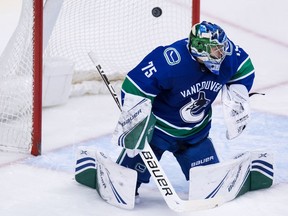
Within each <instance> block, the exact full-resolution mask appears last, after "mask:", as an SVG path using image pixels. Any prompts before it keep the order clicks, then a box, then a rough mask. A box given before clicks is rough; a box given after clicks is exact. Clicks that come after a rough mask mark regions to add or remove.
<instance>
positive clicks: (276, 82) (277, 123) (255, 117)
mask: <svg viewBox="0 0 288 216" xmlns="http://www.w3.org/2000/svg"><path fill="white" fill-rule="evenodd" d="M19 3H21V1H20V0H9V1H6V0H0V10H1V13H0V26H1V28H2V30H1V35H0V39H1V41H0V45H1V46H0V53H1V52H2V50H1V49H2V47H4V45H3V43H6V42H7V37H9V31H10V29H8V28H6V27H2V24H3V23H4V24H7V20H9V22H11V25H14V23H17V21H16V22H15V19H17V16H12V17H14V20H13V19H12V18H10V19H7V16H8V15H9V13H6V12H7V11H8V10H12V8H13V7H14V8H15V7H16V8H18V6H19ZM287 6H288V2H287V1H285V0H278V1H277V4H276V3H275V1H272V0H266V1H261V0H253V1H251V0H242V1H231V0H230V1H229V0H218V1H213V0H205V1H201V9H202V11H201V12H202V17H201V19H202V20H210V21H212V22H216V23H218V24H219V25H221V26H222V27H223V28H224V29H225V30H226V33H227V34H228V36H229V37H230V38H231V39H232V40H234V41H235V42H237V43H238V44H239V45H241V46H242V47H244V48H245V49H246V50H247V51H248V52H249V53H250V55H251V57H252V61H253V63H254V65H255V68H256V74H257V75H256V81H255V85H254V87H253V91H258V92H263V93H265V94H266V95H265V96H260V95H256V96H254V97H252V98H251V106H252V110H253V112H252V121H251V123H250V124H249V125H248V127H247V130H246V131H245V132H244V133H243V134H242V135H241V136H240V137H239V138H237V139H235V140H233V141H227V140H226V139H225V135H224V133H225V127H224V124H223V117H222V111H221V107H220V105H219V103H218V102H216V103H215V105H214V108H215V109H214V116H213V128H212V130H211V137H212V139H213V141H214V143H215V146H216V149H217V151H218V154H219V155H220V157H221V159H222V160H226V159H228V158H230V157H232V156H233V155H234V154H236V153H239V152H242V151H249V150H255V149H258V148H262V149H263V148H265V149H269V150H271V151H273V152H274V153H275V183H274V185H273V187H271V188H270V189H266V190H260V191H255V192H249V193H247V194H245V195H244V196H241V197H239V198H237V199H236V200H234V201H232V202H229V203H226V204H225V205H223V206H220V207H218V208H215V209H211V210H206V211H199V212H191V213H183V214H181V215H194V216H200V215H201V216H211V215H213V216H223V215H234V216H243V215H247V216H266V215H269V216H270V215H275V216H286V215H287V214H288V213H287V212H288V207H287V203H288V196H287V194H288V171H287V170H288V145H287V138H288V133H287V128H288V115H287V110H288V97H287V95H286V92H288V71H287V66H286V61H287V56H288V41H287V38H288V26H287V25H283V20H287V18H288V17H287V12H286V10H287ZM2 11H5V13H4V12H3V13H2ZM3 29H5V31H4V30H3ZM3 32H4V33H3ZM118 114H119V111H118V108H117V106H116V105H115V104H114V101H113V99H112V98H111V96H110V95H99V96H84V97H79V98H77V97H74V98H71V99H70V100H69V102H68V103H67V104H65V105H62V106H58V107H54V108H45V109H44V110H43V136H42V142H43V154H42V156H40V157H32V156H30V155H18V154H13V153H0V215H1V216H18V215H19V216H51V215H53V216H58V215H59V216H60V215H61V216H63V215H69V216H80V215H85V216H90V215H91V216H92V215H93V216H102V215H114V216H117V215H127V216H129V215H139V216H141V215H143V216H144V215H145V216H146V215H147V214H153V215H156V214H161V215H167V216H168V215H169V216H172V215H179V214H177V213H175V212H173V211H171V210H170V209H169V208H168V207H167V206H166V204H165V202H164V200H163V199H162V197H161V195H160V193H159V192H158V190H157V188H156V186H155V185H154V183H153V182H151V183H150V184H148V185H143V187H141V189H140V194H141V203H140V204H138V205H136V207H135V209H134V210H131V211H127V210H122V209H119V208H116V207H113V206H110V205H109V204H107V203H105V202H103V201H102V200H101V198H100V197H99V196H98V194H97V193H96V191H95V190H92V189H89V188H87V187H84V186H82V185H79V184H78V183H76V182H75V180H74V164H75V152H76V149H77V147H78V146H80V145H87V146H97V147H98V148H99V149H102V150H103V151H105V152H107V153H109V154H110V156H111V157H112V158H116V157H117V153H118V152H119V149H118V148H117V147H115V146H113V145H112V144H110V137H111V132H112V131H113V129H114V126H115V123H116V121H117V118H118ZM161 164H162V165H163V167H164V169H165V171H166V172H167V175H168V177H169V178H170V179H171V182H172V184H173V185H174V186H175V189H176V190H177V191H178V192H179V194H180V195H181V196H185V194H186V193H187V191H188V188H187V187H188V184H187V182H186V181H185V180H184V177H183V175H182V173H181V171H180V170H179V166H178V165H177V163H176V162H175V159H174V158H173V157H171V155H170V154H168V153H167V154H165V155H164V158H163V160H161ZM168 164H169V166H167V165H168Z"/></svg>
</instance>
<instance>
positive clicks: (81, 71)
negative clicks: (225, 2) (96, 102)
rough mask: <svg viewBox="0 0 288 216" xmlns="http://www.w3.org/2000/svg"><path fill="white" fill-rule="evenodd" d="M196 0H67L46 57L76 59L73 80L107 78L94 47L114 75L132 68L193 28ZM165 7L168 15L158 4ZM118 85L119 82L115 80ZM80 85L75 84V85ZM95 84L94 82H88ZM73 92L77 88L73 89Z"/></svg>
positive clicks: (115, 77) (118, 76)
mask: <svg viewBox="0 0 288 216" xmlns="http://www.w3.org/2000/svg"><path fill="white" fill-rule="evenodd" d="M191 2H192V1H191V0H177V1H176V0H174V1H173V0H125V1H119V0H98V1H95V0H85V1H81V0H64V1H63V5H62V9H61V11H60V13H59V14H58V19H57V20H56V22H55V25H54V28H53V31H52V33H51V35H50V37H49V41H48V43H47V46H46V47H45V57H51V56H52V57H53V56H61V57H65V58H68V59H70V60H72V61H73V62H75V72H74V76H73V83H74V84H79V83H83V82H84V83H86V84H87V81H89V80H94V81H96V83H97V84H96V85H93V84H91V83H90V84H89V85H90V86H91V88H92V87H93V86H95V87H96V88H98V91H97V89H94V91H93V90H92V91H91V92H94V93H98V92H100V93H101V92H102V90H101V84H100V83H99V82H97V81H99V80H101V79H100V77H99V76H98V73H97V71H96V70H95V66H94V65H93V64H92V62H91V60H90V59H89V57H88V52H90V51H93V52H95V53H96V54H97V56H98V61H99V63H100V64H101V66H102V68H104V70H105V72H106V74H107V76H108V78H109V80H110V81H119V80H120V83H118V84H120V85H121V80H123V78H124V76H125V75H126V73H127V72H128V71H129V70H131V69H132V68H133V67H135V66H136V64H137V63H138V62H139V61H140V60H141V59H142V58H143V57H144V56H145V55H146V54H147V53H148V52H150V51H151V50H152V49H153V48H155V47H156V46H159V45H167V44H169V43H171V42H173V41H175V40H178V39H182V38H185V37H187V35H188V34H189V31H190V28H191V7H192V5H191V4H192V3H191ZM155 7H159V8H161V10H162V15H161V16H159V17H155V16H153V15H152V10H153V8H155ZM113 85H115V83H114V84H113ZM74 87H75V86H74ZM88 89H89V88H88ZM72 94H73V91H72Z"/></svg>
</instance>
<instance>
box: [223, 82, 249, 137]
mask: <svg viewBox="0 0 288 216" xmlns="http://www.w3.org/2000/svg"><path fill="white" fill-rule="evenodd" d="M222 105H223V112H224V121H225V124H226V127H227V132H226V137H227V139H233V138H236V137H237V136H239V135H240V134H241V133H242V132H243V130H244V129H245V128H246V125H247V124H248V122H249V120H250V105H249V93H248V91H247V89H246V87H245V86H244V85H241V84H232V85H230V86H226V85H224V86H223V88H222Z"/></svg>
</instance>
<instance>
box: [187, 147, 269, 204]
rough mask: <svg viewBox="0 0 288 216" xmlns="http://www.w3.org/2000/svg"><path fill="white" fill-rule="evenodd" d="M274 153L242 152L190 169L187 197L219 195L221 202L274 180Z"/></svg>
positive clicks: (201, 197)
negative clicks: (226, 158) (229, 158)
mask: <svg viewBox="0 0 288 216" xmlns="http://www.w3.org/2000/svg"><path fill="white" fill-rule="evenodd" d="M273 162H274V159H273V154H270V153H268V152H266V151H255V152H245V153H242V154H240V155H238V156H236V157H235V158H234V159H232V160H229V161H226V162H222V163H218V164H212V165H208V166H198V167H194V168H191V169H190V188H189V199H192V200H193V199H209V198H213V197H222V198H223V200H224V202H228V201H230V200H233V199H235V198H236V197H238V196H240V195H242V194H244V193H246V192H248V191H250V190H257V189H263V188H268V187H270V186H271V185H272V183H273Z"/></svg>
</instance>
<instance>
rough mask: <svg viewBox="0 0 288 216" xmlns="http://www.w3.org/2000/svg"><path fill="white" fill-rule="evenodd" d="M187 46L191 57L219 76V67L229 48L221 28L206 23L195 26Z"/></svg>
mask: <svg viewBox="0 0 288 216" xmlns="http://www.w3.org/2000/svg"><path fill="white" fill-rule="evenodd" d="M188 46H189V50H190V52H191V54H192V56H194V57H196V58H197V59H199V60H200V61H201V62H203V63H204V64H205V66H206V67H207V68H208V69H209V70H210V71H211V72H212V73H214V74H217V75H219V69H220V65H221V63H222V61H223V60H224V58H225V56H226V54H227V50H228V47H229V46H228V38H227V36H226V34H225V32H224V31H223V29H222V28H220V27H219V26H218V25H216V24H212V23H210V22H206V21H203V22H201V23H198V24H195V25H194V26H193V27H192V30H191V32H190V36H189V44H188Z"/></svg>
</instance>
